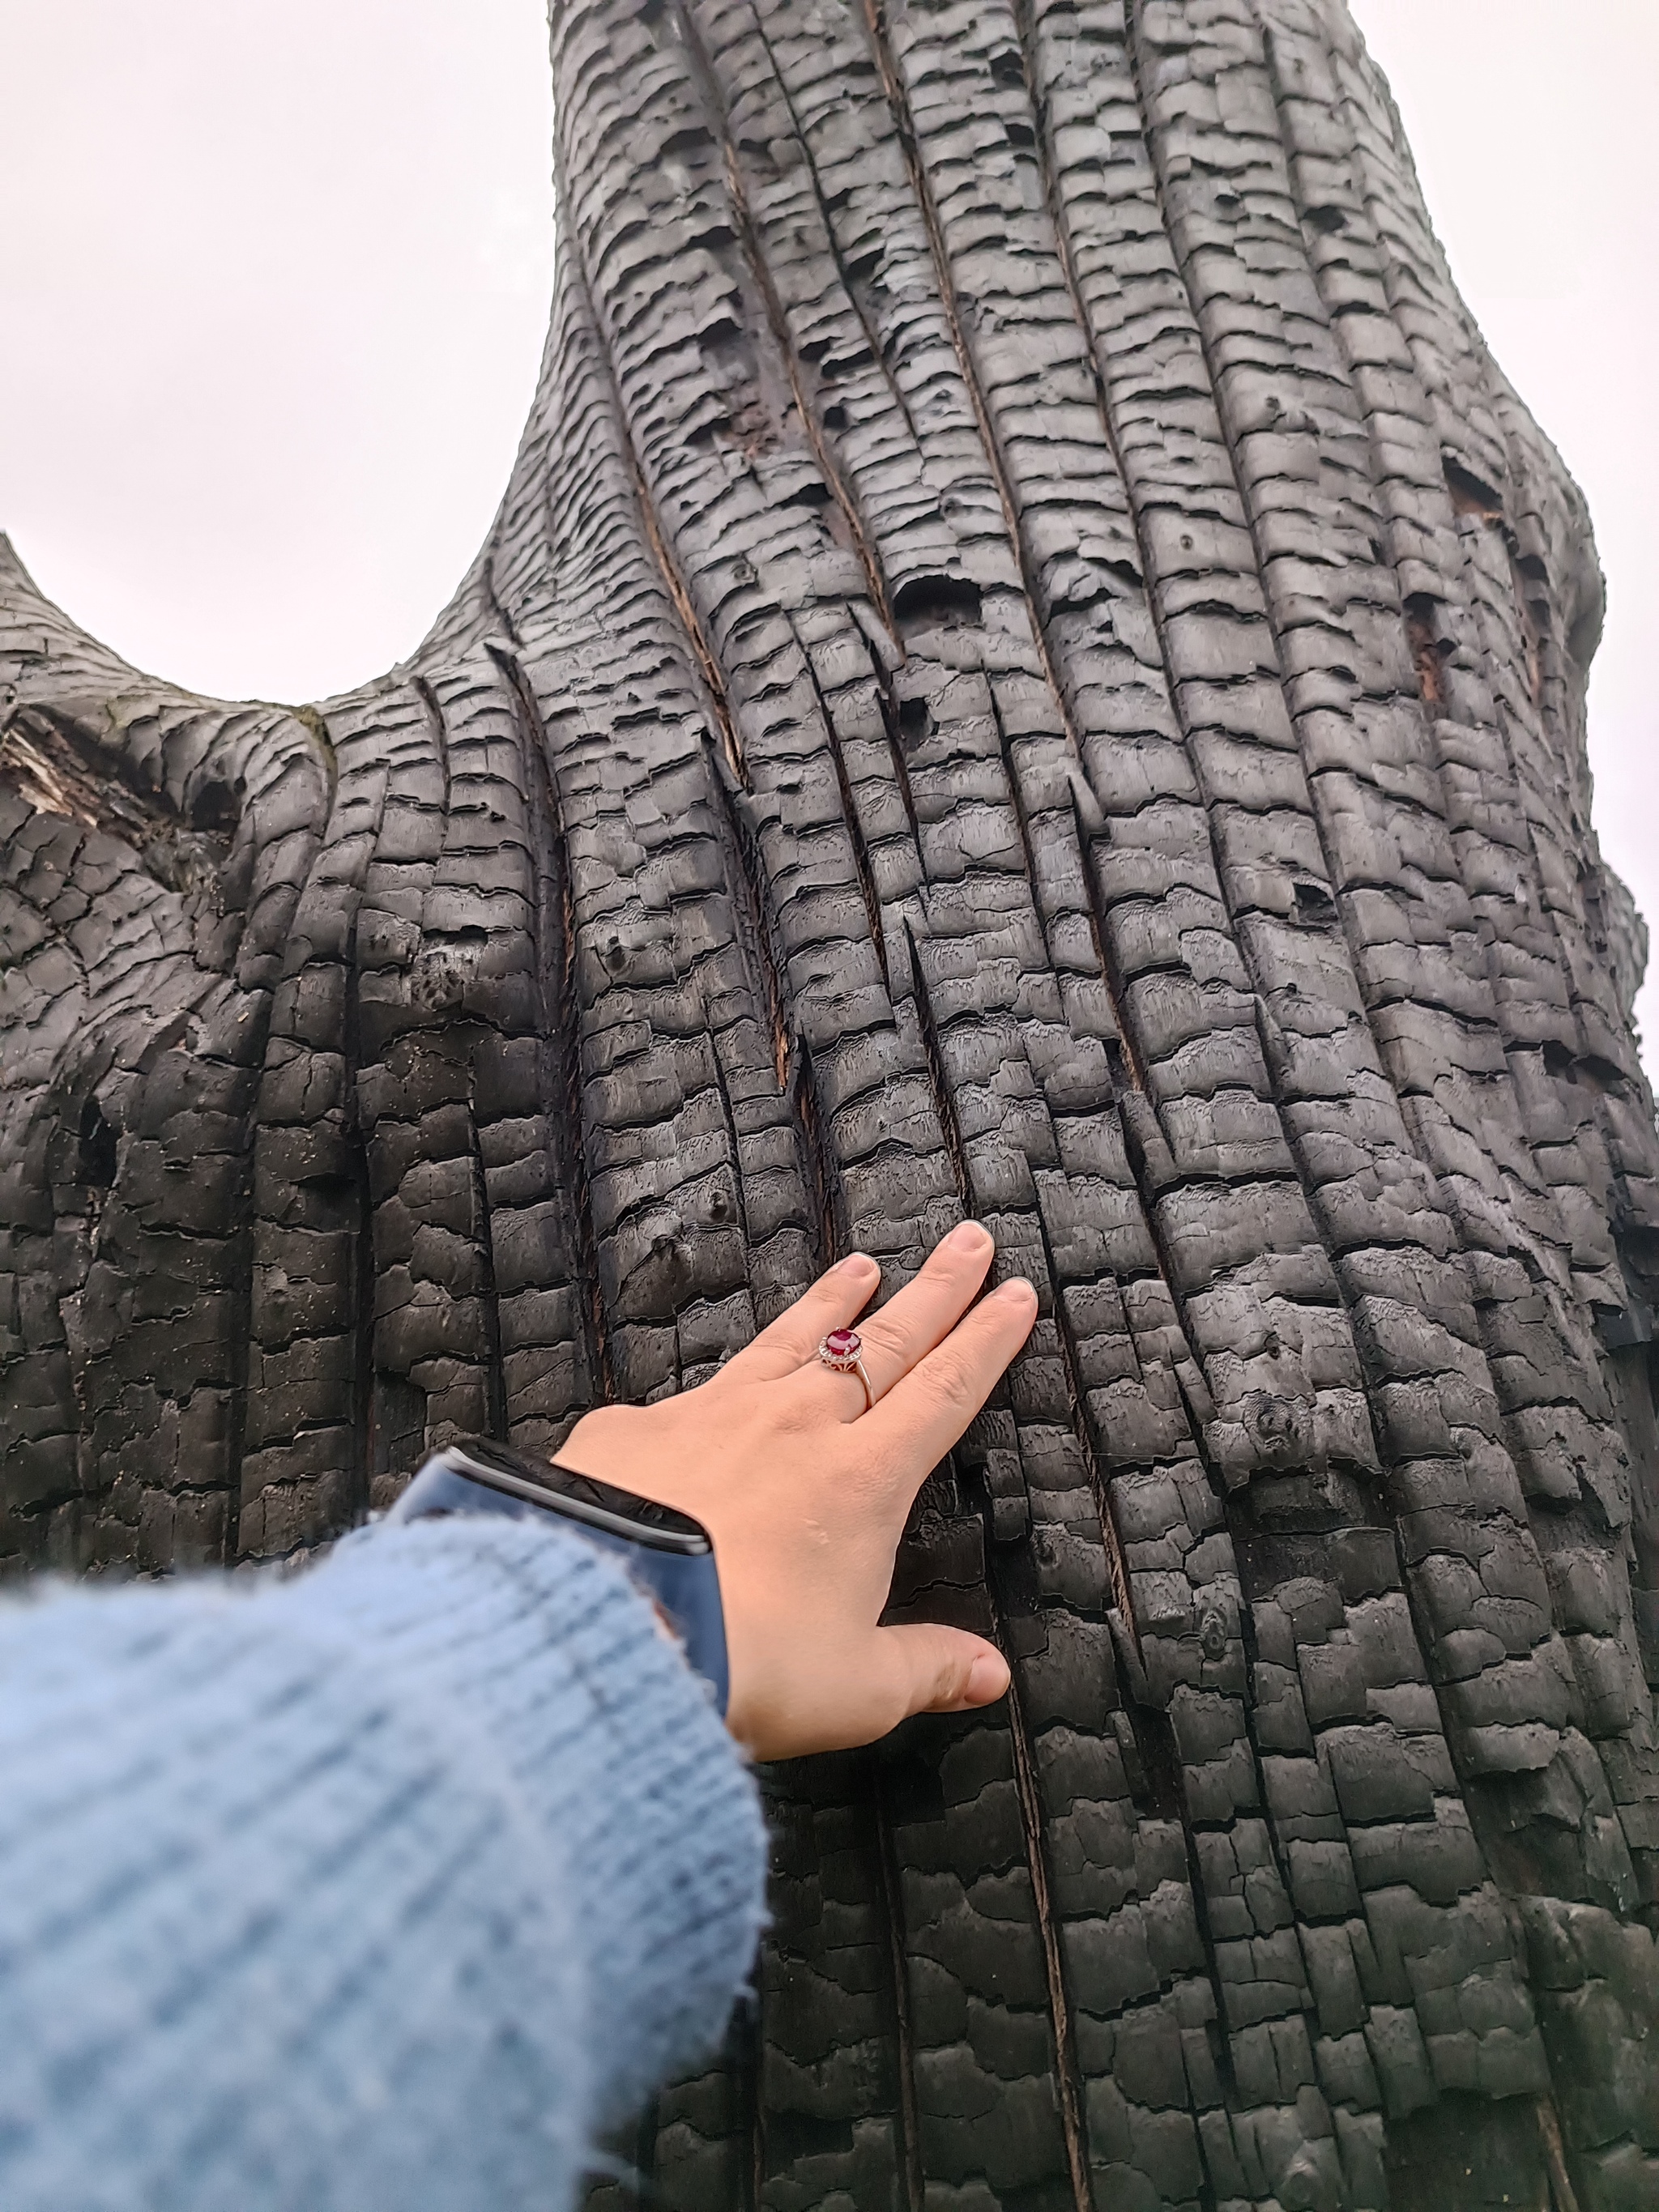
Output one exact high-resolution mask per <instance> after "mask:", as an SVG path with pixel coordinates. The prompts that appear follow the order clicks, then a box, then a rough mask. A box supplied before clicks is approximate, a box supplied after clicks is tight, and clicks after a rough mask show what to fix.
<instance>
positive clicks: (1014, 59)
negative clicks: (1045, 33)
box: [991, 46, 1025, 88]
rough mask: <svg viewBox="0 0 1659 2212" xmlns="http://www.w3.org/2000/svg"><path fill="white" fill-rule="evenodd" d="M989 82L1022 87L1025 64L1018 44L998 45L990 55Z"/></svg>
mask: <svg viewBox="0 0 1659 2212" xmlns="http://www.w3.org/2000/svg"><path fill="white" fill-rule="evenodd" d="M991 82H993V83H994V84H1000V85H1006V86H1008V87H1010V88H1014V87H1019V88H1023V87H1024V82H1025V64H1024V60H1023V59H1022V58H1021V55H1020V51H1019V48H1018V46H999V47H998V48H997V51H996V52H995V53H994V54H993V55H992V57H991Z"/></svg>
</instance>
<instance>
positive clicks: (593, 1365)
mask: <svg viewBox="0 0 1659 2212" xmlns="http://www.w3.org/2000/svg"><path fill="white" fill-rule="evenodd" d="M485 650H486V651H487V652H488V653H489V659H490V660H491V662H492V663H493V664H494V665H495V668H496V669H497V670H498V671H499V672H500V673H501V677H502V678H503V679H504V680H505V682H506V684H507V695H508V697H509V699H510V700H511V702H512V703H513V720H514V722H515V725H516V726H517V729H518V732H519V747H520V758H521V759H522V760H523V762H524V766H525V781H526V784H527V786H528V787H529V796H530V799H531V801H532V807H533V810H534V824H533V827H532V836H533V837H534V839H535V843H534V845H533V846H532V854H531V860H532V873H533V877H534V881H535V886H536V901H535V929H536V983H537V991H538V999H539V1002H540V1004H539V1016H540V1018H539V1023H538V1028H539V1030H540V1033H541V1041H542V1042H543V1044H544V1047H545V1048H546V1050H547V1054H548V1057H549V1060H550V1067H549V1073H550V1076H551V1078H552V1087H553V1088H554V1090H555V1091H556V1097H557V1110H556V1112H555V1113H554V1114H553V1115H551V1116H550V1117H549V1133H550V1137H551V1138H552V1139H553V1140H554V1142H555V1144H556V1147H557V1149H556V1152H555V1162H556V1167H557V1169H558V1170H559V1171H560V1178H561V1182H562V1184H563V1186H564V1188H566V1189H567V1190H568V1193H569V1200H570V1216H571V1220H572V1225H573V1228H574V1245H575V1249H574V1252H572V1253H571V1254H570V1255H569V1264H570V1267H571V1273H572V1276H573V1278H574V1281H573V1285H572V1287H573V1290H574V1297H573V1298H572V1300H571V1304H572V1306H573V1307H574V1313H575V1318H576V1324H577V1327H578V1328H579V1330H580V1338H581V1345H582V1349H583V1352H584V1353H585V1355H586V1357H585V1358H584V1362H583V1364H584V1368H585V1370H586V1371H585V1373H584V1376H583V1378H582V1379H583V1382H584V1384H585V1386H586V1391H587V1395H588V1402H589V1403H590V1404H592V1403H594V1402H596V1401H597V1402H601V1403H602V1402H604V1401H606V1400H609V1399H611V1398H613V1397H614V1396H615V1395H616V1377H615V1375H614V1373H613V1370H612V1367H611V1345H610V1337H609V1332H608V1330H607V1328H606V1324H605V1292H604V1290H603V1288H602V1285H601V1279H600V1274H599V1237H598V1235H597V1232H596V1231H595V1229H594V1226H593V1201H592V1193H591V1191H590V1189H589V1186H588V1175H587V1142H586V1112H585V1109H584V1107H583V1103H582V1076H581V1023H580V1012H579V1009H578V1006H577V1003H576V899H575V889H574V884H572V882H571V879H570V851H569V847H568V843H567V842H566V839H565V830H564V807H563V802H562V799H561V797H560V793H559V785H558V778H557V775H556V770H555V767H554V763H553V762H552V760H551V759H550V757H549V751H548V744H547V733H546V731H545V728H544V725H543V722H542V718H541V711H540V709H539V708H538V706H537V704H536V698H535V694H534V692H533V691H532V689H531V687H530V684H529V681H528V679H527V678H526V675H525V672H524V669H523V667H522V665H521V664H520V661H519V659H518V658H517V656H516V655H515V654H513V653H508V652H507V651H505V650H504V649H503V648H502V647H500V646H497V645H489V646H487V647H486V648H485Z"/></svg>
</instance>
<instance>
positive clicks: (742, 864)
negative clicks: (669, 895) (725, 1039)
mask: <svg viewBox="0 0 1659 2212" xmlns="http://www.w3.org/2000/svg"><path fill="white" fill-rule="evenodd" d="M703 758H704V760H705V762H706V763H707V764H708V781H709V787H710V791H711V793H712V795H713V798H714V819H715V821H716V823H718V825H719V828H720V843H721V846H722V848H724V855H725V859H726V882H727V884H729V886H730V887H731V890H732V906H733V908H734V910H735V913H736V915H737V918H738V943H739V944H740V945H742V947H743V949H744V952H745V954H746V955H747V964H748V967H749V970H750V975H751V977H752V976H754V975H756V973H757V971H758V976H759V981H760V985H761V994H760V995H761V996H762V998H763V1000H764V1002H765V1006H766V1015H767V1024H768V1027H769V1030H770V1032H771V1042H772V1066H773V1070H774V1072H775V1074H776V1076H777V1080H778V1089H779V1091H781V1092H782V1093H783V1095H784V1096H785V1097H787V1096H788V1093H789V1062H790V1057H791V1053H790V1047H791V1043H792V1042H793V1023H792V1022H791V1021H790V1020H789V1018H788V1015H787V1012H786V1009H787V1006H788V999H787V994H786V993H785V991H784V988H783V983H782V979H781V975H780V973H779V967H780V963H779V960H778V956H777V952H776V951H775V946H774V943H773V938H774V926H773V919H772V899H771V892H770V889H769V882H768V878H767V873H766V862H765V860H764V857H763V854H761V851H760V848H759V843H758V841H757V837H756V835H755V829H754V825H753V823H752V822H751V821H750V819H749V810H750V805H752V801H751V799H750V794H749V793H748V791H747V789H746V788H745V787H744V786H743V785H742V784H741V783H739V782H738V778H737V776H736V775H735V774H734V773H733V772H732V769H731V768H730V767H729V766H728V764H727V763H726V761H725V760H723V759H722V758H721V757H720V754H719V753H718V752H717V751H716V750H714V746H713V744H705V746H704V748H703Z"/></svg>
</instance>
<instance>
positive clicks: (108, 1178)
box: [78, 1098, 116, 1190]
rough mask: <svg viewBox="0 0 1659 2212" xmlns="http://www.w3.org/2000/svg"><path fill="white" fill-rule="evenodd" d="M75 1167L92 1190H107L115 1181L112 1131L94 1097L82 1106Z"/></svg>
mask: <svg viewBox="0 0 1659 2212" xmlns="http://www.w3.org/2000/svg"><path fill="white" fill-rule="evenodd" d="M78 1166H79V1170H80V1176H81V1181H82V1182H83V1183H86V1184H88V1185H89V1186H90V1187H91V1188H93V1189H94V1190H107V1189H108V1188H109V1187H110V1185H111V1184H112V1182H114V1181H115V1167H116V1143H115V1132H114V1130H113V1129H112V1128H111V1127H110V1125H109V1123H108V1122H107V1121H106V1120H105V1119H104V1116H103V1111H102V1109H101V1108H100V1106H99V1103H98V1101H97V1100H96V1099H95V1098H88V1101H87V1103H86V1104H85V1106H83V1107H82V1109H81V1129H80V1151H79V1156H78Z"/></svg>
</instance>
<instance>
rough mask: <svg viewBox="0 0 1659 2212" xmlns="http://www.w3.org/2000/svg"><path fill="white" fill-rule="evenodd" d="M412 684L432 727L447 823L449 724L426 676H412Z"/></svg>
mask: <svg viewBox="0 0 1659 2212" xmlns="http://www.w3.org/2000/svg"><path fill="white" fill-rule="evenodd" d="M410 683H411V684H413V685H414V687H415V690H416V696H417V697H418V698H419V700H420V702H421V704H422V707H424V708H425V709H426V719H427V721H428V725H429V726H430V727H431V731H432V750H433V751H434V752H435V754H436V756H437V759H438V772H439V774H440V775H441V776H442V778H443V786H444V795H443V814H444V820H445V822H446V823H447V821H448V820H449V805H450V796H449V724H448V722H447V720H445V717H444V710H443V708H441V706H440V705H439V703H438V695H437V693H436V692H435V690H433V688H432V686H431V684H428V681H427V679H426V678H425V677H424V676H411V677H410Z"/></svg>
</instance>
